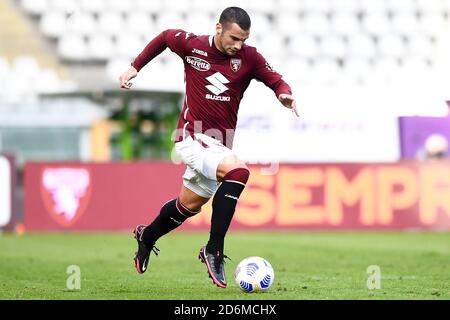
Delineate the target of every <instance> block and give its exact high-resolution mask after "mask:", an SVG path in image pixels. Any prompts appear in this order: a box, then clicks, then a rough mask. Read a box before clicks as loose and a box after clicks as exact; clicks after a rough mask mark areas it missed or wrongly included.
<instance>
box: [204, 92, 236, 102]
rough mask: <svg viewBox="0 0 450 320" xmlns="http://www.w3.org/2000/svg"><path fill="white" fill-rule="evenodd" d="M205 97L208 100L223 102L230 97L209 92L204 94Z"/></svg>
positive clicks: (229, 99)
mask: <svg viewBox="0 0 450 320" xmlns="http://www.w3.org/2000/svg"><path fill="white" fill-rule="evenodd" d="M205 98H206V99H208V100H214V101H225V102H228V101H231V98H230V97H226V96H215V95H212V94H209V93H208V94H206V96H205Z"/></svg>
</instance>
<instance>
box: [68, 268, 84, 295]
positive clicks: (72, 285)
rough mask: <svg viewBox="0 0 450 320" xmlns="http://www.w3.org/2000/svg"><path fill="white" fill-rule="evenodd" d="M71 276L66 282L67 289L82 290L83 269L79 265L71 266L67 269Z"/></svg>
mask: <svg viewBox="0 0 450 320" xmlns="http://www.w3.org/2000/svg"><path fill="white" fill-rule="evenodd" d="M66 273H67V274H68V275H69V277H67V280H66V288H67V289H69V290H80V289H81V268H80V267H79V266H77V265H70V266H68V267H67V269H66Z"/></svg>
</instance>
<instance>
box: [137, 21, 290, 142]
mask: <svg viewBox="0 0 450 320" xmlns="http://www.w3.org/2000/svg"><path fill="white" fill-rule="evenodd" d="M167 47H169V48H170V50H172V51H173V52H175V53H176V54H177V55H178V56H180V58H181V59H183V62H184V70H185V82H186V94H185V98H184V104H183V109H182V112H181V114H180V119H179V121H178V130H177V137H176V141H180V140H183V139H184V138H185V137H186V136H188V135H193V134H194V133H204V134H206V135H208V136H211V137H214V138H216V139H218V140H220V141H221V142H222V143H224V144H226V145H227V146H228V147H230V148H231V146H232V142H233V137H234V131H235V129H236V123H237V114H238V109H239V103H240V101H241V99H242V97H243V95H244V92H245V90H246V89H247V87H248V85H249V84H250V81H251V80H252V79H256V80H259V81H262V82H263V83H264V84H265V85H266V86H268V87H269V88H271V89H272V90H273V91H274V92H275V94H276V95H277V97H278V96H279V95H280V94H281V93H287V94H291V88H290V87H289V85H288V84H287V83H286V82H284V81H283V80H282V78H281V75H280V74H278V73H277V72H275V71H274V70H273V69H272V67H271V66H270V65H269V64H268V63H267V62H266V60H265V59H264V57H263V56H262V55H261V54H260V53H258V52H257V50H256V49H255V48H254V47H251V46H247V45H245V44H244V45H243V46H242V49H241V50H239V51H238V52H237V53H236V55H234V56H229V55H226V54H224V53H222V52H220V51H219V50H218V49H217V48H216V46H215V44H214V39H213V36H206V35H204V36H196V35H194V34H192V33H189V32H186V31H184V30H180V29H175V30H174V29H170V30H166V31H164V32H162V33H161V34H160V35H158V36H157V37H156V38H154V39H153V40H152V41H150V43H149V44H148V45H147V46H146V47H145V49H144V50H143V51H142V52H141V53H140V54H139V56H137V58H136V59H135V60H134V61H133V63H132V65H133V67H135V68H136V70H137V71H139V70H141V69H142V68H143V67H144V66H145V65H146V64H147V63H148V62H149V61H151V60H152V59H153V58H155V57H156V56H157V55H159V54H160V53H161V52H162V51H164V50H165V49H166V48H167Z"/></svg>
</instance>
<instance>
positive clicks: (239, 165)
mask: <svg viewBox="0 0 450 320" xmlns="http://www.w3.org/2000/svg"><path fill="white" fill-rule="evenodd" d="M249 175H250V171H249V170H248V168H247V166H246V165H245V163H244V162H242V161H241V160H239V158H237V157H236V156H235V155H230V156H227V157H226V158H224V159H223V160H222V161H221V162H220V164H219V166H218V167H217V179H218V180H219V181H221V182H222V183H221V184H220V187H219V188H218V189H217V191H216V193H215V195H214V198H213V202H212V209H213V212H212V217H211V233H210V239H209V242H208V244H207V246H206V248H207V250H208V251H209V252H223V251H224V238H225V234H226V233H227V231H228V228H229V226H230V223H231V220H232V218H233V215H234V212H235V209H236V204H237V201H238V200H239V197H240V195H241V193H242V191H243V190H244V188H245V185H246V183H247V181H248V178H249Z"/></svg>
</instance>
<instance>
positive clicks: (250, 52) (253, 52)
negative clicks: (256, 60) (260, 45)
mask: <svg viewBox="0 0 450 320" xmlns="http://www.w3.org/2000/svg"><path fill="white" fill-rule="evenodd" d="M241 52H242V53H243V54H244V55H245V56H247V57H254V56H257V55H260V53H259V51H258V49H257V48H256V47H254V46H251V45H248V44H244V46H242V50H241Z"/></svg>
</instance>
